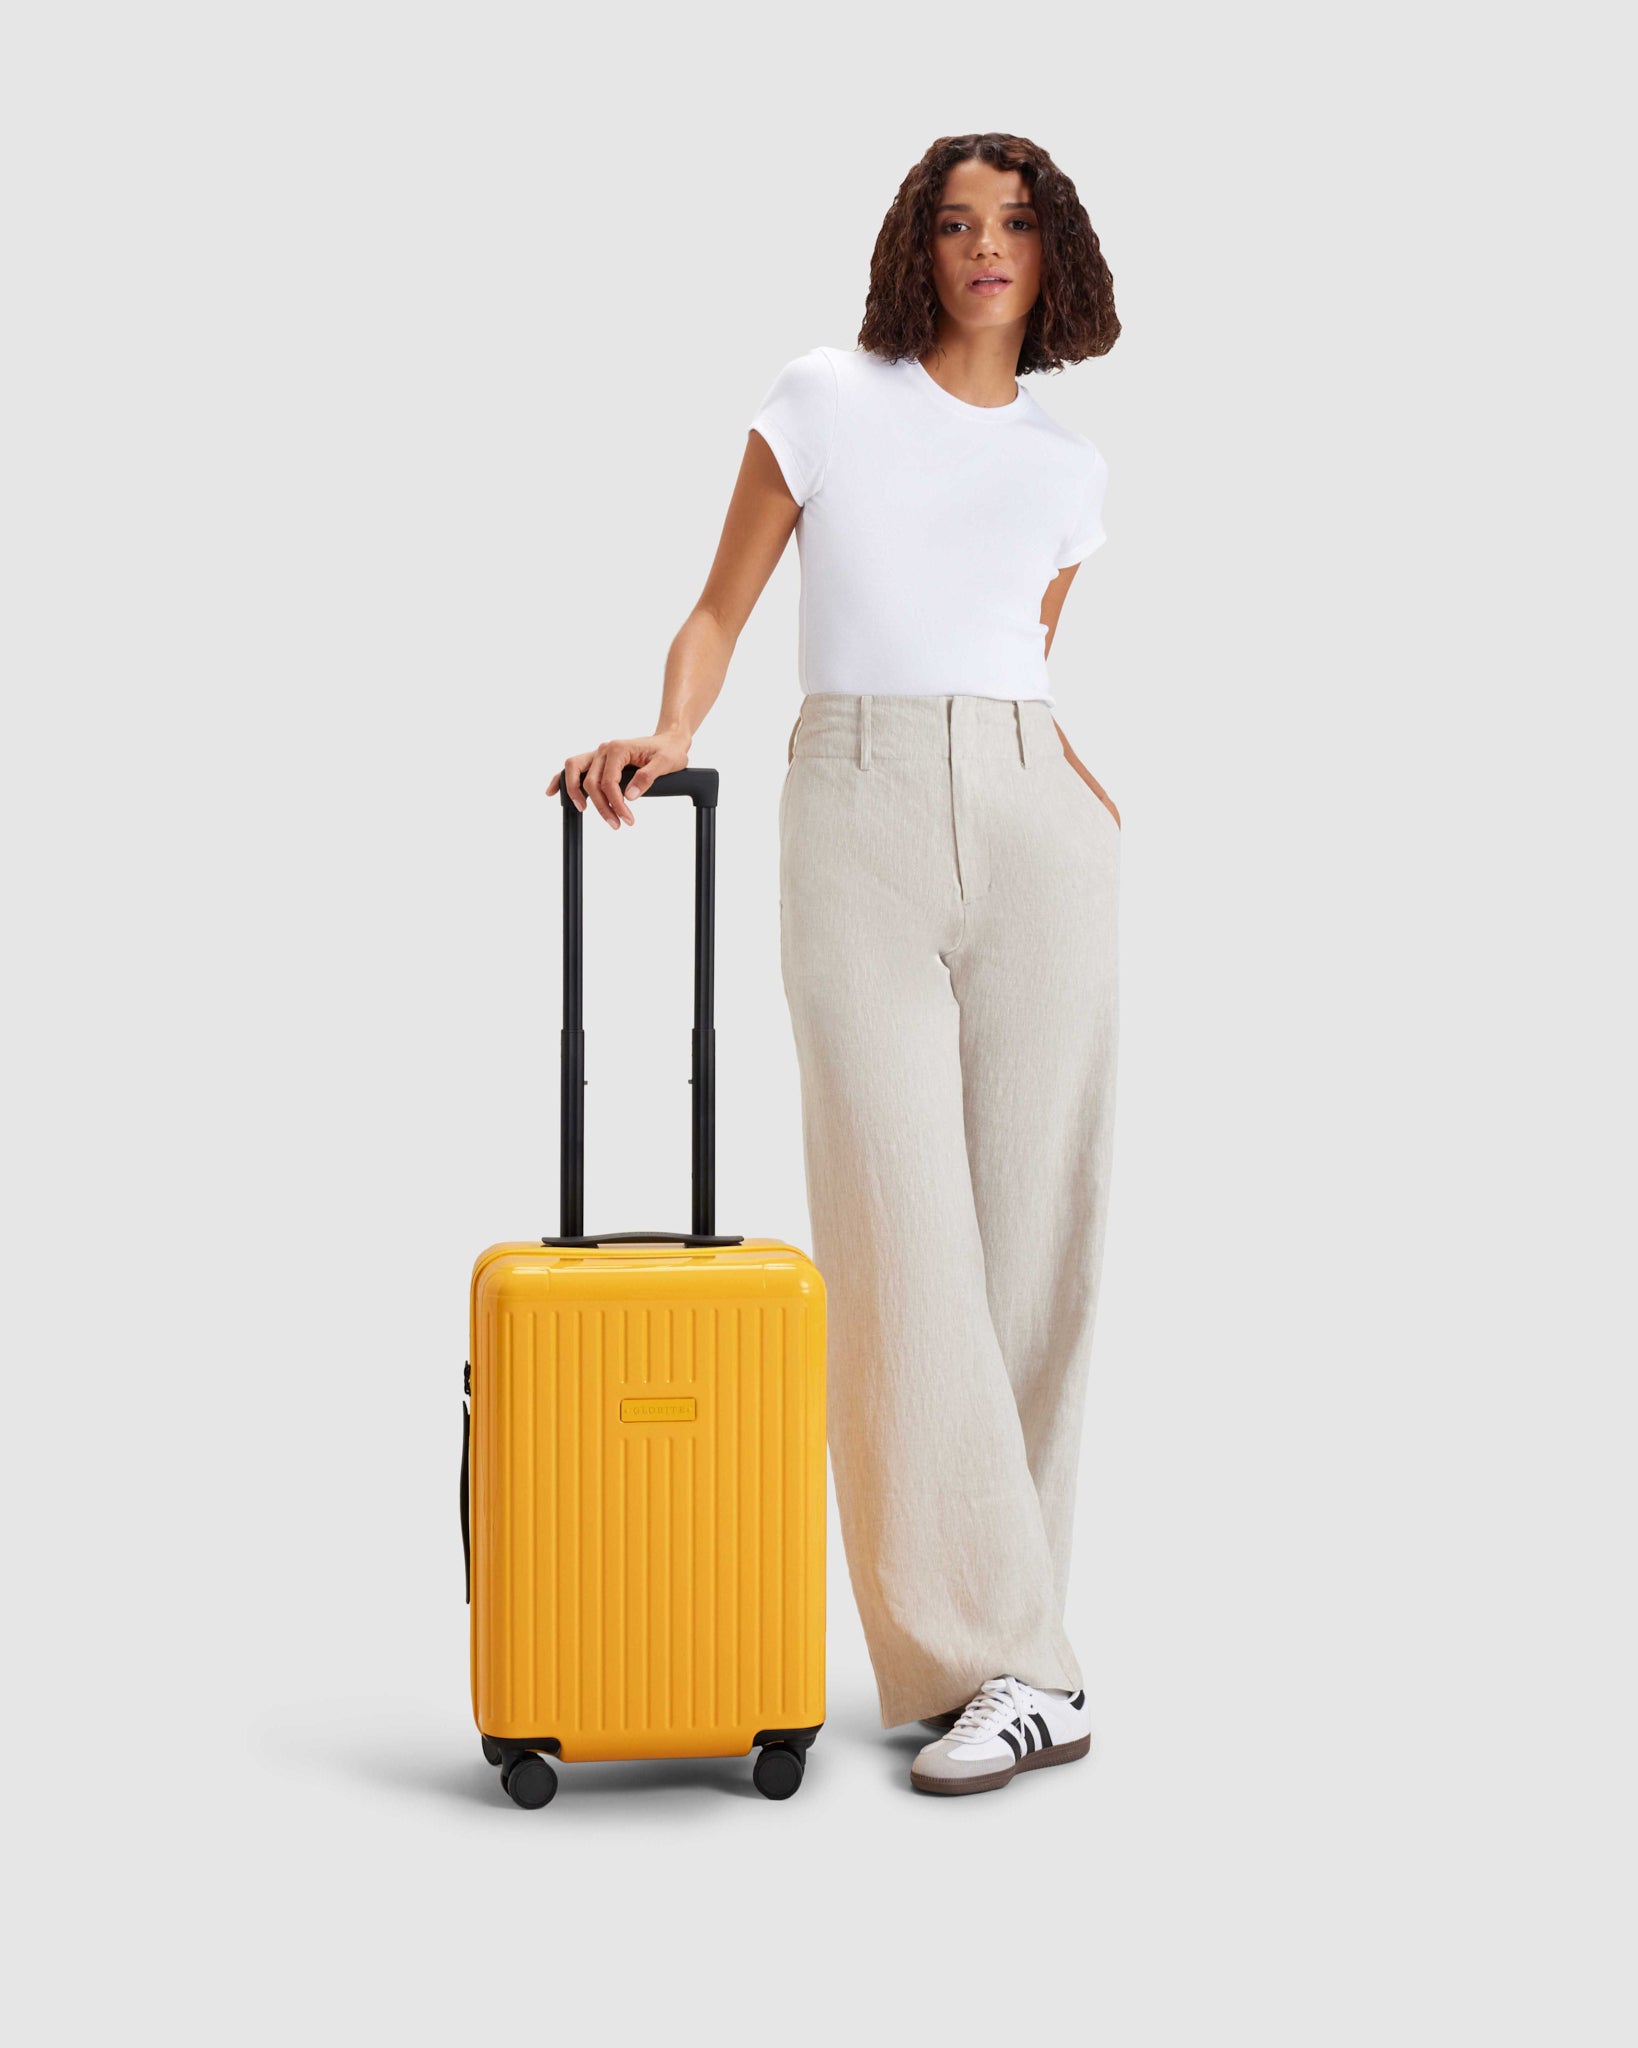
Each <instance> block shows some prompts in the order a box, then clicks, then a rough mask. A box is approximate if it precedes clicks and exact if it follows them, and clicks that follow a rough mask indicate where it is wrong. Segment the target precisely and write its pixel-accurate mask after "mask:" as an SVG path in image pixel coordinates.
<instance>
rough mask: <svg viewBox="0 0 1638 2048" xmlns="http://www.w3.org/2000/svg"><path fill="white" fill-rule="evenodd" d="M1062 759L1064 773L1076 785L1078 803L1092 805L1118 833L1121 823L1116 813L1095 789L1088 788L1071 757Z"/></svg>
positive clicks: (1066, 756)
mask: <svg viewBox="0 0 1638 2048" xmlns="http://www.w3.org/2000/svg"><path fill="white" fill-rule="evenodd" d="M1061 758H1062V760H1063V764H1064V773H1065V774H1066V775H1067V776H1068V777H1069V779H1070V781H1071V782H1073V783H1074V785H1075V794H1076V797H1077V799H1078V801H1080V802H1081V803H1083V804H1090V805H1091V806H1092V807H1093V809H1094V810H1096V811H1098V812H1100V813H1101V814H1102V817H1103V821H1104V823H1105V824H1106V825H1108V826H1110V827H1111V828H1112V829H1113V830H1114V831H1116V832H1118V831H1119V830H1120V821H1119V819H1118V818H1117V817H1116V816H1115V814H1114V812H1113V811H1112V810H1110V808H1109V806H1108V805H1107V804H1106V803H1105V802H1104V800H1103V798H1102V797H1101V796H1099V794H1098V792H1097V791H1096V790H1095V789H1091V788H1089V787H1088V786H1087V783H1086V780H1085V778H1084V777H1083V776H1082V775H1081V773H1080V771H1079V770H1078V769H1077V768H1076V767H1075V766H1074V764H1073V763H1072V762H1071V761H1070V758H1069V756H1068V755H1067V754H1065V755H1063V756H1062V757H1061Z"/></svg>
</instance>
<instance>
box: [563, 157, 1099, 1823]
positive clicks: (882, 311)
mask: <svg viewBox="0 0 1638 2048" xmlns="http://www.w3.org/2000/svg"><path fill="white" fill-rule="evenodd" d="M1119 332H1120V324H1119V322H1118V320H1117V319H1116V317H1115V308H1114V299H1113V292H1112V286H1111V281H1110V276H1109V271H1108V267H1107V266H1106V264H1105V263H1104V260H1103V256H1102V253H1101V251H1100V250H1099V247H1098V238H1097V236H1096V234H1095V233H1094V232H1093V230H1092V224H1091V222H1090V220H1089V219H1088V218H1087V214H1086V211H1085V208H1084V207H1083V206H1082V205H1081V203H1080V201H1079V199H1078V198H1077V196H1076V193H1075V188H1074V186H1073V185H1072V184H1071V183H1070V181H1069V179H1068V178H1067V177H1065V175H1064V174H1063V172H1062V171H1060V170H1059V169H1058V168H1057V167H1056V165H1054V164H1053V162H1052V160H1051V158H1050V157H1049V156H1048V155H1047V154H1046V152H1045V151H1044V150H1041V149H1037V148H1036V147H1035V146H1034V145H1033V144H1032V143H1029V142H1026V141H1023V140H1022V139H1020V138H1018V137H1016V136H1010V135H966V136H956V137H945V138H943V139H942V140H940V141H938V142H936V143H934V144H933V146H932V147H931V148H930V149H929V150H928V151H927V153H926V155H925V156H924V157H923V158H922V160H921V162H920V163H918V164H917V165H916V167H915V168H914V169H913V170H912V171H911V172H910V174H909V176H908V177H907V178H906V179H905V181H904V183H903V185H902V186H901V187H900V189H899V192H898V195H897V197H896V198H895V200H894V202H893V205H892V207H891V208H890V210H889V212H888V215H887V218H886V220H885V221H884V222H883V224H882V229H881V232H880V234H879V235H878V237H877V241H876V248H875V253H874V256H873V258H872V261H871V274H870V289H869V296H868V298H867V301H866V306H865V316H864V323H863V326H862V327H861V329H860V332H859V341H858V346H857V348H855V349H854V350H850V351H844V350H841V349H834V348H816V349H813V350H810V351H809V352H808V353H807V354H806V355H802V356H798V357H796V358H795V360H794V361H792V362H789V363H787V364H786V366H785V368H784V369H783V370H782V371H781V372H780V374H779V376H778V377H777V378H776V379H775V380H774V383H773V386H772V388H771V389H770V390H769V392H768V394H767V396H766V397H765V399H764V400H763V403H762V405H761V406H760V408H759V409H758V410H757V412H756V414H755V417H754V418H753V420H752V421H751V430H750V434H749V439H748V445H747V447H746V450H745V456H744V460H743V463H742V465H741V468H740V474H739V478H738V481H737V483H736V485H735V489H734V494H733V499H732V502H731V503H730V505H729V508H728V514H727V519H726V522H725V524H724V528H723V533H722V539H721V542H720V545H719V547H718V549H717V555H716V560H715V561H714V563H713V564H712V568H711V574H710V578H709V580H708V581H707V583H706V586H705V589H704V591H703V593H702V595H701V597H700V600H699V603H698V604H697V606H696V607H695V609H694V611H693V613H692V614H691V615H690V617H689V618H688V619H687V621H686V622H685V623H684V625H683V627H682V629H681V631H680V632H679V633H678V635H677V637H676V640H675V641H674V642H673V644H672V647H671V650H670V655H669V658H668V661H667V665H666V676H665V688H664V694H663V697H662V701H661V711H660V720H659V724H658V727H657V729H656V730H655V731H654V732H653V733H652V734H649V735H647V736H645V737H643V738H640V739H627V740H608V741H605V742H604V743H603V744H602V745H601V746H598V747H596V748H593V749H592V750H591V751H590V752H589V753H584V754H575V755H572V756H571V757H570V758H569V759H568V760H567V761H566V762H565V763H564V766H563V769H562V771H561V772H560V774H559V775H556V776H554V777H553V779H552V782H551V785H550V789H549V792H548V793H549V794H555V793H556V791H557V789H558V787H559V783H560V782H561V780H562V779H563V777H564V776H567V778H568V785H569V792H570V796H571V799H572V800H573V801H574V802H576V803H578V804H579V805H580V806H581V808H582V809H584V808H585V805H586V804H587V803H590V804H591V805H592V806H593V808H594V809H595V810H596V811H597V812H598V814H599V815H600V816H601V817H603V818H604V819H605V820H606V821H607V822H608V823H609V825H610V826H612V827H614V828H615V829H618V828H619V826H620V825H621V824H622V823H625V824H630V823H632V822H634V817H633V811H632V805H633V803H634V801H636V800H637V799H638V798H640V796H641V793H642V791H643V790H644V789H646V788H647V787H648V785H649V784H650V783H651V782H652V781H653V780H654V778H655V777H656V776H657V775H664V774H668V773H669V772H670V771H671V770H673V769H676V768H680V767H683V766H684V765H685V764H686V763H687V760H688V753H689V747H690V744H691V742H692V740H693V736H694V734H695V733H696V732H697V731H698V729H699V726H700V723H701V721H702V720H703V719H704V717H705V714H706V712H707V711H708V710H709V709H710V707H711V705H712V704H713V703H714V702H715V700H716V697H717V694H718V692H719V690H720V689H721V687H722V683H723V679H724V677H725V675H726V673H727V669H728V663H729V658H730V656H731V654H732V652H733V648H734V644H735V642H736V640H737V639H738V636H739V633H740V629H741V628H742V627H743V625H744V623H745V621H746V619H747V618H748V617H749V615H750V612H751V609H752V607H753V606H754V605H755V603H756V600H757V597H758V596H759V594H760V593H761V591H762V589H763V586H764V585H765V584H766V582H767V580H768V577H769V575H770V574H771V573H772V570H773V567H774V564H775V563H776V562H777V561H778V559H779V557H780V554H781V553H782V552H783V550H784V547H785V544H786V542H787V540H788V538H789V536H790V534H791V532H792V530H793V528H794V530H795V532H796V536H797V547H798V552H799V554H800V557H801V563H802V593H801V609H800V630H799V642H798V644H799V680H800V682H801V686H802V690H803V693H804V694H803V699H802V708H801V713H800V715H799V717H798V719H797V722H796V725H795V728H794V729H793V731H792V734H791V742H790V746H789V749H788V755H787V761H788V765H787V769H786V776H785V783H784V789H783V793H782V795H781V798H780V807H779V842H780V869H779V873H780V952H781V970H782V975H783V979H784V986H785V993H786V998H787V1001H788V1004H789V1007H790V1013H791V1022H792V1026H793V1030H794V1033H795V1039H796V1048H797V1056H798V1065H799V1070H800V1075H801V1089H802V1131H803V1146H804V1154H805V1162H806V1172H807V1189H808V1204H809V1211H810V1217H811V1222H812V1233H813V1256H814V1260H815V1262H816V1264H817V1265H818V1267H819V1269H820V1271H821V1272H822V1273H823V1274H824V1276H825V1281H826V1289H827V1295H828V1301H829V1316H830V1333H831V1341H830V1404H829V1422H830V1444H831V1458H832V1465H833V1470H834V1473H835V1480H836V1497H837V1506H838V1509H839V1511H840V1516H841V1523H842V1531H843V1537H844V1542H845V1546H846V1551H847V1559H848V1567H849V1572H850V1575H851V1578H852V1582H853V1588H854V1593H855V1597H856V1598H857V1600H858V1604H859V1610H860V1615H861V1618H862V1620H863V1623H864V1628H865V1634H866V1638H867V1640H868V1643H869V1646H870V1654H871V1660H872V1663H873V1665H874V1668H875V1674H876V1682H877V1689H878V1693H879V1697H880V1706H881V1717H882V1722H883V1725H884V1726H886V1727H893V1726H896V1725H897V1724H899V1723H901V1722H905V1721H911V1720H915V1719H918V1718H919V1719H923V1720H925V1721H927V1722H929V1723H930V1724H931V1725H933V1726H934V1727H936V1728H938V1729H939V1730H940V1731H941V1732H940V1733H939V1735H938V1737H937V1739H936V1740H934V1741H932V1742H930V1743H928V1744H927V1746H926V1747H925V1748H923V1749H922V1750H921V1751H920V1753H919V1754H918V1755H917V1757H916V1758H915V1761H914V1763H913V1765H912V1767H911V1782H912V1783H913V1784H914V1785H915V1786H916V1787H917V1788H918V1789H920V1790H923V1791H929V1792H976V1791H985V1790H989V1789H992V1788H994V1787H997V1786H1000V1785H1004V1784H1005V1783H1007V1782H1008V1780H1009V1779H1010V1778H1011V1777H1012V1776H1013V1774H1014V1773H1015V1772H1016V1771H1018V1770H1020V1769H1031V1768H1034V1767H1036V1766H1039V1765H1043V1764H1056V1763H1067V1762H1070V1761H1072V1760H1073V1759H1075V1758H1077V1757H1082V1756H1084V1755H1086V1753H1087V1751H1088V1749H1089V1747H1090V1734H1089V1724H1088V1716H1087V1709H1086V1697H1085V1693H1084V1692H1083V1690H1082V1687H1081V1670H1080V1666H1079V1664H1078V1663H1077V1661H1076V1657H1075V1652H1074V1650H1073V1648H1072V1647H1071V1645H1070V1642H1069V1638H1068V1636H1067V1635H1066V1634H1065V1632H1064V1602H1065V1594H1066V1590H1067V1585H1068V1576H1069V1558H1070V1531H1071V1521H1072V1516H1073V1507H1074V1492H1075V1476H1076V1465H1077V1454H1078V1448H1079V1438H1080V1428H1081V1415H1082V1408H1083V1401H1084V1392H1085V1382H1086V1368H1087V1360H1088V1354H1089V1351H1090V1348H1091V1342H1092V1330H1093V1314H1094V1306H1095V1302H1096V1295H1097V1286H1098V1278H1099V1271H1100V1268H1101V1264H1102V1253H1103V1232H1104V1219H1105V1213H1106V1204H1107V1196H1108V1184H1109V1168H1110V1156H1111V1144H1112V1136H1113V1110H1114V1098H1113V1089H1114V1076H1115V1052H1116V899H1117V883H1118V873H1119V865H1120V854H1119V846H1120V828H1119V817H1118V814H1117V813H1116V811H1115V807H1114V805H1113V804H1112V803H1111V802H1110V801H1109V798H1108V797H1107V796H1106V795H1105V793H1104V791H1103V790H1102V789H1101V788H1100V787H1099V785H1098V783H1097V782H1096V780H1095V779H1094V778H1093V776H1092V775H1091V773H1090V772H1089V771H1088V770H1087V768H1086V767H1085V766H1084V765H1083V764H1082V763H1081V762H1080V761H1079V760H1078V759H1077V758H1076V755H1075V752H1074V750H1073V748H1072V747H1071V746H1070V744H1069V742H1068V740H1067V739H1066V738H1065V736H1064V733H1063V731H1062V729H1061V727H1059V726H1058V724H1057V723H1056V721H1055V720H1054V718H1053V717H1052V714H1051V710H1050V708H1049V707H1050V706H1051V703H1052V698H1051V696H1050V694H1049V686H1048V677H1047V671H1046V655H1047V653H1048V650H1049V649H1050V647H1051V645H1052V636H1053V632H1054V630H1055V628H1056V626H1057V622H1058V618H1059V614H1060V613H1061V611H1062V609H1063V602H1064V598H1065V597H1066V595H1067V594H1068V591H1069V586H1070V584H1071V582H1072V581H1073V580H1074V576H1075V571H1076V568H1077V566H1078V565H1079V563H1080V562H1082V561H1083V560H1084V559H1085V558H1086V556H1088V555H1089V554H1091V552H1092V551H1093V549H1094V548H1096V547H1097V546H1098V545H1099V544H1100V542H1101V541H1102V539H1103V528H1102V524H1101V508H1102V502H1103V492H1104V482H1105V478H1106V474H1107V471H1106V466H1105V464H1104V461H1103V458H1102V456H1101V455H1100V454H1099V453H1098V451H1097V449H1096V448H1094V447H1093V446H1092V444H1091V443H1090V442H1089V441H1087V440H1085V439H1084V438H1083V437H1082V436H1080V435H1078V434H1074V433H1072V432H1070V431H1068V430H1067V429H1066V428H1063V427H1061V426H1059V425H1058V424H1057V422H1055V421H1054V420H1053V419H1052V418H1051V417H1050V416H1049V415H1048V414H1047V413H1046V412H1044V411H1043V410H1042V409H1041V407H1040V406H1038V405H1037V404H1036V402H1035V400H1034V398H1033V397H1032V396H1031V395H1030V394H1029V393H1028V392H1026V391H1025V390H1024V388H1023V386H1022V385H1021V384H1018V383H1017V382H1016V381H1015V380H1016V377H1017V375H1019V374H1022V373H1028V372H1031V371H1040V370H1047V369H1052V368H1056V367H1058V366H1060V365H1061V364H1063V363H1066V362H1079V361H1082V360H1084V359H1085V358H1087V357H1089V356H1097V355H1103V354H1105V353H1106V352H1107V351H1108V350H1109V349H1110V348H1111V347H1112V346H1113V345H1114V341H1115V338H1116V336H1117V335H1118V334H1119ZM628 762H635V763H636V764H637V772H636V773H635V775H633V777H632V779H631V783H630V785H629V787H628V788H627V789H626V790H625V792H624V793H623V794H622V792H621V789H620V776H621V772H622V770H623V769H624V768H625V767H626V765H627V763H628Z"/></svg>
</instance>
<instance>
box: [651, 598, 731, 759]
mask: <svg viewBox="0 0 1638 2048" xmlns="http://www.w3.org/2000/svg"><path fill="white" fill-rule="evenodd" d="M738 638H739V635H738V634H737V633H732V632H730V631H729V630H728V628H727V627H726V626H725V625H724V624H723V622H722V621H721V620H720V619H719V618H718V617H717V616H716V614H715V613H714V612H712V611H710V610H708V609H707V608H706V607H705V606H704V605H696V606H695V607H694V609H693V610H692V611H691V612H690V613H689V614H688V617H687V618H686V619H684V620H683V622H682V625H681V627H680V628H679V629H678V632H677V637H676V638H675V639H674V640H673V641H672V643H671V647H670V651H669V652H668V653H667V655H666V658H665V688H664V690H663V692H662V693H661V697H660V716H659V720H658V722H657V723H656V725H655V728H654V729H655V731H656V732H666V733H673V734H676V735H677V736H678V737H680V738H681V739H683V740H684V741H685V742H686V741H690V740H692V739H693V737H694V735H695V733H697V732H698V731H699V729H700V726H701V724H702V723H703V721H704V718H705V714H706V713H707V712H708V711H709V710H710V709H711V706H712V705H713V704H714V703H715V702H716V701H717V698H718V696H719V695H720V693H721V690H722V685H723V680H724V678H725V677H726V676H727V674H728V663H729V661H730V660H731V659H732V658H733V652H734V646H735V643H736V642H737V640H738Z"/></svg>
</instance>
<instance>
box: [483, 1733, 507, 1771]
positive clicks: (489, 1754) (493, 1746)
mask: <svg viewBox="0 0 1638 2048" xmlns="http://www.w3.org/2000/svg"><path fill="white" fill-rule="evenodd" d="M479 1739H480V1740H481V1741H482V1743H483V1760H484V1762H485V1763H486V1764H501V1763H504V1762H505V1761H506V1758H505V1756H504V1755H503V1754H502V1751H501V1746H500V1744H499V1743H498V1742H496V1741H495V1740H494V1738H493V1737H492V1736H488V1735H485V1736H482V1737H480V1738H479Z"/></svg>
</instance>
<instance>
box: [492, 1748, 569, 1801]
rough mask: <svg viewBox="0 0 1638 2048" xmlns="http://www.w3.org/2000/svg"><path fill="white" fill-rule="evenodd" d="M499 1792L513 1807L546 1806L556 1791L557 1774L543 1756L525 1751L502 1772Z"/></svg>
mask: <svg viewBox="0 0 1638 2048" xmlns="http://www.w3.org/2000/svg"><path fill="white" fill-rule="evenodd" d="M501 1790H502V1791H503V1792H504V1793H505V1794H506V1796H507V1798H508V1799H510V1800H511V1802H512V1804H513V1805H514V1806H527V1807H536V1806H547V1805H549V1804H550V1803H551V1800H552V1798H553V1796H554V1794H555V1793H556V1791H557V1773H556V1771H554V1770H553V1769H552V1767H551V1765H550V1764H549V1763H548V1762H547V1761H546V1759H545V1758H544V1757H543V1756H535V1755H534V1754H533V1753H532V1752H529V1751H526V1752H525V1753H524V1754H523V1755H522V1756H520V1757H514V1758H513V1760H512V1761H511V1763H509V1764H508V1765H507V1766H506V1767H505V1769H504V1770H502V1772H501Z"/></svg>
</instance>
